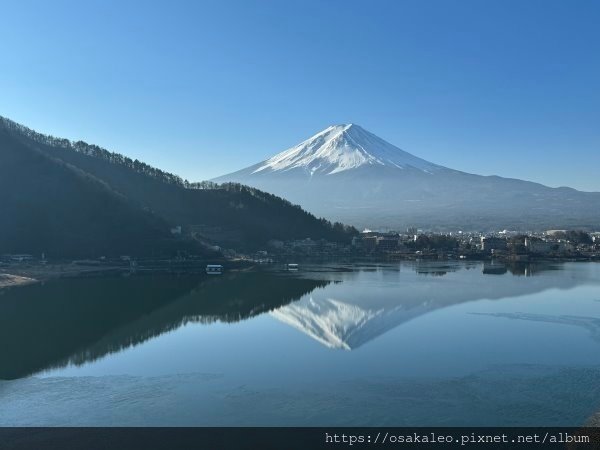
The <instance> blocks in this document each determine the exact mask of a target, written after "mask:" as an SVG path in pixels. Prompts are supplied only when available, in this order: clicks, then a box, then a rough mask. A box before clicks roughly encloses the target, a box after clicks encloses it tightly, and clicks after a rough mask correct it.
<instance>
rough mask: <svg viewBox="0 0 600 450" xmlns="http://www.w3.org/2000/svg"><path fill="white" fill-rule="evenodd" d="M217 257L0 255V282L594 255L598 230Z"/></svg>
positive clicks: (271, 249) (414, 232)
mask: <svg viewBox="0 0 600 450" xmlns="http://www.w3.org/2000/svg"><path fill="white" fill-rule="evenodd" d="M212 250H214V251H215V255H219V256H215V257H214V258H212V259H211V260H210V261H209V260H208V259H207V257H206V256H200V255H194V254H188V253H186V252H179V253H178V254H177V255H176V256H173V257H163V258H139V257H136V256H135V255H121V256H119V257H112V258H110V257H104V256H101V257H99V258H90V259H78V260H60V259H59V260H52V259H49V258H48V259H47V258H46V255H44V254H42V255H40V256H35V255H30V254H4V255H0V274H2V275H0V287H10V286H16V285H23V284H29V283H33V282H37V281H43V280H46V279H50V278H57V277H72V276H86V275H97V274H100V273H111V272H123V271H126V272H138V271H139V272H186V271H189V272H198V271H202V270H203V269H204V267H205V265H206V264H207V263H211V262H213V263H214V262H216V263H220V264H225V265H226V266H227V269H229V270H231V269H234V270H249V269H251V268H252V266H253V265H254V264H289V263H291V262H298V261H304V260H316V259H321V260H325V259H327V260H333V259H336V260H344V261H353V260H356V261H359V260H371V261H390V260H475V261H490V260H493V261H499V262H531V261H539V260H557V261H560V260H564V261H600V232H586V231H575V230H547V231H544V232H529V233H522V232H517V231H507V230H503V231H499V232H495V233H481V232H463V231H458V232H453V233H434V232H424V231H422V230H419V229H416V228H409V229H407V230H405V231H404V232H396V231H390V230H386V231H373V230H369V229H365V230H363V231H362V232H361V233H360V234H359V235H357V236H354V237H353V238H352V241H351V242H349V243H347V244H341V243H335V242H328V241H326V240H323V239H321V240H313V239H310V238H306V239H300V240H293V241H279V240H271V241H269V242H268V244H267V246H266V248H265V249H263V250H259V251H256V252H252V253H242V252H238V251H236V250H233V249H222V248H220V247H218V246H214V247H213V248H212Z"/></svg>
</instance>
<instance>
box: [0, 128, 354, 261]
mask: <svg viewBox="0 0 600 450" xmlns="http://www.w3.org/2000/svg"><path fill="white" fill-rule="evenodd" d="M0 190H1V192H2V193H0V200H1V201H2V206H1V208H2V213H1V214H0V231H2V233H1V237H0V253H3V252H27V253H40V252H46V253H48V254H50V255H64V256H67V255H69V256H70V255H82V256H83V255H89V256H94V255H98V254H107V253H108V254H125V253H132V254H157V253H161V252H173V251H176V250H180V249H181V248H188V247H189V246H191V247H190V248H192V249H193V250H195V251H197V250H198V248H197V246H196V244H194V242H196V243H197V242H202V243H203V244H207V243H208V244H214V245H219V246H222V247H228V248H236V249H252V248H259V247H261V246H264V245H265V243H266V242H267V241H269V240H271V239H278V240H290V239H300V238H306V237H311V238H314V239H320V238H324V239H327V240H330V241H349V239H350V237H351V235H352V234H353V233H355V232H356V230H354V229H351V228H346V227H344V226H342V225H341V224H335V225H332V224H330V223H329V222H327V221H326V220H323V219H317V218H315V217H314V216H312V215H311V214H309V213H307V212H305V211H303V210H302V209H301V208H300V207H298V206H294V205H292V204H290V203H289V202H287V201H286V200H283V199H281V198H279V197H276V196H274V195H271V194H267V193H265V192H262V191H259V190H257V189H253V188H249V187H246V186H241V185H237V184H224V185H216V184H214V183H189V182H187V181H185V180H182V179H181V178H180V177H178V176H176V175H172V174H169V173H166V172H163V171H161V170H159V169H156V168H153V167H151V166H148V165H147V164H145V163H142V162H140V161H137V160H135V161H133V160H131V159H129V158H127V157H125V156H123V155H120V154H118V153H111V152H108V151H107V150H104V149H102V148H100V147H98V146H94V145H88V144H86V143H84V142H81V141H80V142H75V143H72V142H70V141H68V140H66V139H59V138H54V137H51V136H45V135H42V134H39V133H36V132H34V131H32V130H30V129H28V128H26V127H23V126H21V125H18V124H16V123H14V122H12V121H10V120H8V119H3V118H2V119H0ZM175 226H181V227H182V235H181V236H177V237H174V236H172V235H171V232H170V229H171V228H172V227H175Z"/></svg>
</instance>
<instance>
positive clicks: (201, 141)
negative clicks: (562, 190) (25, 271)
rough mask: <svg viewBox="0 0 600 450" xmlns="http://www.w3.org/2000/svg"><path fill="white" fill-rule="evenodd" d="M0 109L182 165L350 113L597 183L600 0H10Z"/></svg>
mask: <svg viewBox="0 0 600 450" xmlns="http://www.w3.org/2000/svg"><path fill="white" fill-rule="evenodd" d="M0 48H1V50H2V51H1V53H0V85H1V91H0V92H1V95H0V115H4V116H7V117H9V118H12V119H13V120H16V121H18V122H21V123H23V124H25V125H28V126H30V127H32V128H34V129H37V130H38V131H41V132H44V133H49V134H54V135H56V136H61V137H67V138H70V139H83V140H85V141H87V142H90V143H95V144H98V145H101V146H103V147H106V148H108V149H110V150H114V151H119V152H121V153H124V154H126V155H128V156H131V157H133V158H139V159H141V160H144V161H146V162H148V163H150V164H153V165H156V166H159V167H160V168H163V169H166V170H169V171H172V172H175V173H178V174H180V175H182V176H184V177H186V178H188V179H190V180H192V181H196V180H202V179H208V178H210V177H213V176H217V175H221V174H223V173H226V172H230V171H233V170H237V169H240V168H242V167H245V166H247V165H250V164H253V163H255V162H258V161H259V160H262V159H264V158H266V157H268V156H270V155H272V154H274V153H276V152H279V151H281V150H283V149H285V148H287V147H290V146H292V145H294V144H296V143H298V142H300V141H301V140H303V139H305V138H307V137H309V136H310V135H312V134H314V133H315V132H317V131H320V130H321V129H323V128H325V127H326V126H328V125H330V124H336V123H347V122H353V123H357V124H360V125H361V126H363V127H364V128H366V129H368V130H370V131H371V132H373V133H375V134H377V135H379V136H381V137H382V138H384V139H386V140H388V141H390V142H391V143H393V144H395V145H397V146H399V147H401V148H403V149H404V150H406V151H409V152H411V153H413V154H415V155H417V156H420V157H422V158H425V159H428V160H430V161H432V162H435V163H438V164H443V165H446V166H449V167H452V168H455V169H459V170H465V171H469V172H474V173H480V174H498V175H503V176H511V177H517V178H524V179H530V180H534V181H539V182H542V183H544V184H547V185H550V186H561V185H570V186H573V187H576V188H579V189H584V190H596V191H600V175H599V173H600V2H598V1H597V0H578V1H566V0H565V1H560V2H558V1H552V0H539V1H533V0H515V1H506V0H503V1H497V0H494V1H492V0H483V1H482V0H473V1H469V0H461V1H448V0H444V1H416V0H415V1H400V0H399V1H367V0H365V1H361V2H358V1H349V0H321V1H309V0H298V1H291V0H288V1H274V0H264V1H250V0H239V1H225V0H218V1H206V2H200V1H193V2H192V1H190V2H182V1H170V2H166V1H165V2H150V1H146V2H142V1H138V2H124V1H113V2H111V1H102V2H101V1H97V2H92V1H90V2H82V1H61V0H54V1H52V2H48V1H37V2H33V1H27V0H25V1H21V0H20V1H12V2H3V4H2V10H1V17H0Z"/></svg>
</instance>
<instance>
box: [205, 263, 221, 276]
mask: <svg viewBox="0 0 600 450" xmlns="http://www.w3.org/2000/svg"><path fill="white" fill-rule="evenodd" d="M206 273H207V275H221V274H222V273H223V266H222V265H221V264H207V266H206Z"/></svg>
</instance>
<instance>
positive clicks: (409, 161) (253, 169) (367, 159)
mask: <svg viewBox="0 0 600 450" xmlns="http://www.w3.org/2000/svg"><path fill="white" fill-rule="evenodd" d="M482 155H483V154H482ZM515 164H519V161H518V160H517V161H515ZM214 181H216V182H225V181H233V182H238V183H242V184H246V185H249V186H254V187H256V188H259V189H262V190H265V191H267V192H271V193H274V194H276V195H281V196H283V197H285V198H287V199H288V200H290V201H291V202H293V203H298V204H299V205H301V206H302V207H303V208H306V209H307V210H308V211H310V212H312V213H314V214H316V215H322V216H326V217H328V218H330V219H332V220H339V221H342V222H345V223H349V224H352V225H356V226H361V227H363V226H366V227H392V228H400V229H402V228H405V227H408V226H417V227H421V228H427V229H433V230H456V229H464V230H478V231H485V230H492V229H496V230H497V229H517V230H535V229H547V228H549V227H560V228H597V227H598V224H600V193H598V192H580V191H577V190H575V189H571V188H567V187H561V188H550V187H547V186H543V185H541V184H538V183H532V182H528V181H522V180H517V179H511V178H502V177H498V176H480V175H473V174H470V173H465V172H461V171H458V170H453V169H449V168H447V167H443V166H440V165H437V164H434V163H431V162H428V161H425V160H423V159H421V158H418V157H416V156H413V155H411V154H410V153H407V152H405V151H403V150H401V149H399V148H398V147H396V146H394V145H392V144H390V143H388V142H386V141H384V140H383V139H381V138H379V137H377V136H375V135H374V134H372V133H370V132H368V131H366V130H364V129H363V128H361V127H360V126H358V125H354V124H346V125H336V126H331V127H328V128H326V129H325V130H323V131H321V132H320V133H317V134H316V135H314V136H313V137H311V138H309V139H307V140H306V141H304V142H301V143H300V144H298V145H296V146H294V147H292V148H290V149H288V150H285V151H283V152H281V153H279V154H277V155H275V156H273V157H271V158H269V159H267V160H266V161H262V162H259V163H258V164H255V165H253V166H250V167H248V168H246V169H242V170H239V171H237V172H233V173H231V174H228V175H223V176H221V177H218V178H216V179H215V180H214Z"/></svg>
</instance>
